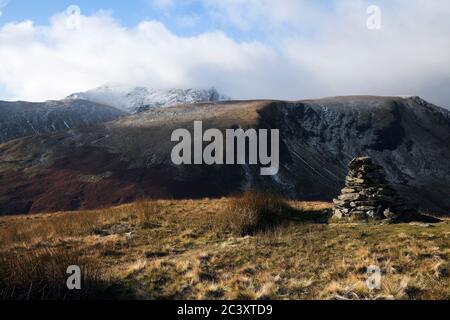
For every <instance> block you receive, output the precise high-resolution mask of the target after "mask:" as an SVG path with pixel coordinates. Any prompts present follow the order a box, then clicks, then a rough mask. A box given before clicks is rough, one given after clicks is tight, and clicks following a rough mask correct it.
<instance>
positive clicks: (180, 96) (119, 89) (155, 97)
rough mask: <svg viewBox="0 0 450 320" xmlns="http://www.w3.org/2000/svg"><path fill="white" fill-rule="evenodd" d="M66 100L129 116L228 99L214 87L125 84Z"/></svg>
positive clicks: (72, 96) (73, 95) (108, 86)
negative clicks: (107, 107)
mask: <svg viewBox="0 0 450 320" xmlns="http://www.w3.org/2000/svg"><path fill="white" fill-rule="evenodd" d="M67 98H68V99H83V100H88V101H92V102H96V103H102V104H107V105H110V106H113V107H115V108H118V109H120V110H123V111H126V112H129V113H137V112H142V111H147V110H149V109H152V108H160V107H170V106H176V105H180V104H189V103H196V102H216V101H223V100H229V98H228V97H226V96H224V95H222V94H220V93H219V92H218V91H217V90H216V89H215V88H210V89H206V90H205V89H192V88H191V89H169V90H158V89H152V88H146V87H134V86H126V85H104V86H101V87H98V88H95V89H92V90H89V91H86V92H79V93H74V94H71V95H70V96H68V97H67Z"/></svg>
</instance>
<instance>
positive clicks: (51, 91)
mask: <svg viewBox="0 0 450 320" xmlns="http://www.w3.org/2000/svg"><path fill="white" fill-rule="evenodd" d="M170 2H171V1H168V2H167V1H163V2H162V4H163V5H170ZM203 2H204V3H205V6H206V8H208V10H209V14H210V15H211V16H212V17H214V18H216V19H219V21H222V24H223V25H224V29H226V28H225V25H226V24H227V25H228V26H230V25H232V26H233V27H234V28H237V29H238V30H242V32H243V33H246V32H248V33H249V34H251V33H252V32H256V33H257V34H258V35H261V34H262V35H264V37H260V36H257V37H255V39H259V40H253V41H236V40H234V39H233V38H231V37H230V36H228V35H227V34H226V33H225V32H223V31H210V32H204V33H201V34H199V35H197V36H195V37H181V36H177V35H175V34H174V33H172V32H171V31H170V30H168V29H167V28H166V27H165V26H164V25H163V24H161V23H160V22H158V21H143V22H141V23H140V24H139V25H138V26H136V27H134V28H127V27H124V26H122V25H121V24H119V23H118V22H117V21H116V20H114V19H113V17H112V16H111V15H110V14H108V13H105V12H100V13H97V14H94V15H92V16H82V18H81V28H80V29H79V30H70V29H68V28H67V24H66V17H65V15H64V14H59V15H57V16H55V17H53V18H52V20H51V23H50V25H49V26H36V25H34V24H33V23H32V22H30V21H24V22H20V23H12V24H8V25H5V26H3V27H2V28H1V29H0V61H2V62H3V61H5V63H1V64H0V87H1V86H4V87H6V89H7V90H8V91H9V92H11V93H12V94H13V95H14V96H15V97H17V98H20V99H27V100H45V99H50V98H61V97H64V96H66V95H68V94H70V93H72V92H76V91H82V90H87V89H91V88H93V87H96V86H99V85H102V84H104V83H110V82H114V83H130V84H141V85H149V86H152V87H162V88H167V87H209V86H211V85H214V86H216V87H217V88H218V89H219V90H221V91H223V92H224V93H226V94H228V95H231V96H233V97H235V98H279V99H300V98H309V97H317V96H328V95H341V94H379V95H399V94H417V95H422V96H424V97H425V98H427V99H430V100H432V101H434V102H436V103H439V104H442V105H444V106H450V93H449V90H448V87H449V86H450V37H448V35H449V34H450V22H449V21H450V20H449V19H448V16H449V15H450V2H448V1H445V0H436V1H433V3H432V4H431V3H430V2H429V1H425V0H414V1H413V0H411V1H409V0H408V1H404V0H394V1H389V2H385V1H379V2H380V6H381V8H382V13H383V16H382V17H383V28H382V30H380V31H370V30H368V29H367V28H366V19H367V15H366V8H367V5H368V2H367V1H363V0H359V1H352V2H351V3H350V2H344V1H338V2H333V5H330V6H328V7H323V6H320V5H319V4H317V3H318V2H317V1H314V2H312V1H306V0H302V1H297V0H284V1H273V0H259V1H257V0H249V1H243V0H228V1H215V0H203ZM202 18H204V17H202ZM244 38H248V37H244Z"/></svg>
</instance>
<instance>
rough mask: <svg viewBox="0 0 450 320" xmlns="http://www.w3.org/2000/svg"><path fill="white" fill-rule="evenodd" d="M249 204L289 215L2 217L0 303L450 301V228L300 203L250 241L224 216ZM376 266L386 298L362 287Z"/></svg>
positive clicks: (123, 211)
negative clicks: (74, 289) (372, 220)
mask: <svg viewBox="0 0 450 320" xmlns="http://www.w3.org/2000/svg"><path fill="white" fill-rule="evenodd" d="M242 204H244V208H256V209H258V208H261V206H268V207H269V208H271V210H267V212H271V213H280V212H281V211H280V209H279V208H280V207H283V206H284V205H285V202H283V201H281V202H278V201H274V200H270V201H268V200H267V199H261V198H258V199H254V198H251V199H246V200H245V197H244V198H237V199H235V198H231V199H230V198H224V199H215V200H210V199H204V200H183V201H175V200H164V201H162V200H161V201H147V202H146V201H141V202H138V203H135V204H131V205H125V206H120V207H117V208H109V209H105V210H95V211H86V212H75V213H55V214H46V215H32V216H15V217H2V218H0V257H1V260H0V261H1V262H0V292H1V295H2V298H13V299H19V298H20V299H27V298H29V299H41V298H46V299H52V298H58V299H59V298H65V299H69V298H90V297H92V293H93V292H96V297H127V298H138V299H268V298H273V299H449V298H450V290H449V288H450V277H449V256H450V249H449V248H450V246H449V244H450V225H449V221H448V220H444V221H443V222H441V223H438V224H434V225H420V224H418V225H415V224H398V225H382V224H362V223H361V224H358V223H347V224H346V223H340V224H326V223H323V221H322V220H323V217H326V216H327V214H328V211H329V208H330V204H327V203H314V202H308V203H307V202H296V201H292V202H289V203H288V204H289V207H290V209H289V214H288V217H289V223H282V224H278V223H272V222H270V220H269V223H268V224H266V223H263V224H262V225H263V226H267V225H268V226H270V228H266V227H264V228H259V227H258V228H256V229H253V230H255V231H256V230H258V231H257V232H252V234H253V236H248V235H247V236H241V234H247V233H248V232H244V233H241V232H237V233H236V232H234V233H233V232H231V233H230V232H224V230H223V229H221V228H219V229H217V228H216V221H217V219H220V218H219V217H220V216H221V215H222V214H224V212H226V214H228V218H229V219H230V216H229V215H232V214H233V212H230V208H235V212H234V214H236V212H240V211H239V210H241V207H240V205H242ZM265 209H266V208H264V210H265ZM283 217H284V214H283ZM319 218H320V219H319ZM250 221H258V219H256V220H250ZM263 221H264V220H263ZM317 221H319V222H320V223H317ZM244 222H245V220H244ZM238 225H239V226H242V225H244V226H245V225H247V222H245V223H240V224H238ZM254 225H258V226H260V225H261V224H260V223H259V222H258V223H256V224H254ZM227 228H229V225H228V226H227ZM244 229H245V228H241V227H238V228H237V229H235V230H238V231H239V230H244ZM228 230H230V229H228ZM247 230H248V229H247ZM77 263H78V264H81V265H82V266H83V268H84V271H85V273H84V274H85V281H86V282H85V284H86V286H85V287H84V289H83V290H82V292H79V293H78V296H77V295H73V296H71V295H70V294H68V293H67V292H66V291H65V289H64V287H61V282H62V280H64V281H65V279H66V278H65V277H66V275H65V270H66V268H67V266H68V265H72V264H77ZM370 265H377V266H379V267H380V268H381V271H382V281H381V288H380V289H379V290H369V289H368V287H367V286H366V284H365V281H366V278H367V275H366V269H367V267H368V266H370ZM89 270H91V271H89ZM62 271H64V274H63V273H62ZM93 271H94V272H93ZM96 271H98V272H96ZM21 279H23V280H21ZM52 279H56V281H52ZM31 283H33V286H32V287H31V290H29V289H30V285H29V284H31ZM64 283H65V282H64ZM90 283H91V284H92V285H90ZM12 288H15V289H14V293H13V294H12V293H11V292H12ZM43 288H44V289H43ZM89 288H91V289H89ZM99 292H100V293H99Z"/></svg>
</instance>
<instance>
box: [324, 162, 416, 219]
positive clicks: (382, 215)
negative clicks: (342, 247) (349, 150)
mask: <svg viewBox="0 0 450 320" xmlns="http://www.w3.org/2000/svg"><path fill="white" fill-rule="evenodd" d="M333 202H334V212H333V213H334V215H333V216H334V218H336V219H343V218H348V219H349V220H370V219H375V220H383V219H389V220H391V221H399V220H401V219H402V218H405V217H406V216H407V215H409V214H411V209H410V208H408V207H407V205H406V204H405V202H404V201H403V200H402V199H400V198H399V197H398V195H397V193H396V192H395V190H394V189H393V188H392V187H390V186H389V183H388V182H387V181H386V178H385V174H384V170H383V168H382V167H380V166H378V165H375V164H374V163H373V162H372V159H371V158H369V157H360V158H355V159H353V160H352V161H351V162H350V164H349V172H348V175H347V177H346V178H345V188H344V189H342V191H341V195H340V196H339V197H338V198H337V199H334V200H333Z"/></svg>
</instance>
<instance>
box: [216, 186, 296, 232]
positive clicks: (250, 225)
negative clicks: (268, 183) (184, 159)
mask: <svg viewBox="0 0 450 320" xmlns="http://www.w3.org/2000/svg"><path fill="white" fill-rule="evenodd" d="M290 210H291V209H290V207H289V205H288V204H287V202H286V201H285V200H284V199H283V198H281V197H279V196H277V195H274V194H271V193H266V192H255V191H247V192H245V193H244V194H243V195H242V196H240V197H237V198H232V199H230V201H229V202H228V204H227V205H226V206H225V209H224V210H223V212H221V213H219V214H218V215H217V217H216V218H217V219H216V220H217V221H216V223H217V224H216V225H217V226H218V229H219V230H222V231H230V232H232V233H234V234H236V235H239V236H246V235H254V234H255V233H258V232H262V231H267V230H271V229H273V228H274V227H275V226H277V225H278V224H280V223H281V222H282V221H283V217H284V216H285V215H286V214H287V213H288V212H289V211H290Z"/></svg>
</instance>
